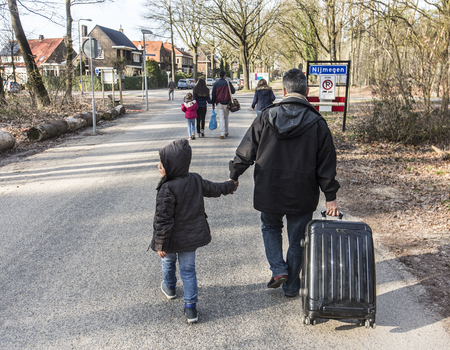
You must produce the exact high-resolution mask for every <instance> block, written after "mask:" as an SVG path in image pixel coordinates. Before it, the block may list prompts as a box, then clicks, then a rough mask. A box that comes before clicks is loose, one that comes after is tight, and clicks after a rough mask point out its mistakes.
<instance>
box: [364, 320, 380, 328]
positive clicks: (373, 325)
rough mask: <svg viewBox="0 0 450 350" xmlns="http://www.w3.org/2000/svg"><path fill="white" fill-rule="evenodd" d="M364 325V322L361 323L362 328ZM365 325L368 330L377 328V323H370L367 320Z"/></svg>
mask: <svg viewBox="0 0 450 350" xmlns="http://www.w3.org/2000/svg"><path fill="white" fill-rule="evenodd" d="M362 323H363V321H360V324H361V326H362ZM364 325H365V326H366V328H367V329H369V328H370V327H372V328H373V329H375V327H376V324H375V321H370V320H366V322H364Z"/></svg>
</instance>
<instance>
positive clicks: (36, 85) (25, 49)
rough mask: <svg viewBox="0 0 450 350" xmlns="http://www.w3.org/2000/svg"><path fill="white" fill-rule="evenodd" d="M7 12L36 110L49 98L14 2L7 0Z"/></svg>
mask: <svg viewBox="0 0 450 350" xmlns="http://www.w3.org/2000/svg"><path fill="white" fill-rule="evenodd" d="M8 6H9V12H10V14H11V23H12V26H13V29H14V33H15V35H16V39H17V43H18V44H19V48H20V51H21V53H22V57H23V60H24V62H25V67H26V69H27V74H28V80H29V82H30V85H31V89H32V90H33V92H34V95H35V96H36V98H37V105H38V108H42V107H43V106H48V105H49V104H50V98H49V96H48V93H47V90H46V89H45V86H44V82H43V81H42V77H41V73H39V69H38V67H37V66H36V62H35V61H34V57H33V54H32V52H31V49H30V45H29V44H28V41H27V38H26V36H25V33H24V31H23V28H22V23H21V22H20V16H19V10H18V8H17V1H16V0H8Z"/></svg>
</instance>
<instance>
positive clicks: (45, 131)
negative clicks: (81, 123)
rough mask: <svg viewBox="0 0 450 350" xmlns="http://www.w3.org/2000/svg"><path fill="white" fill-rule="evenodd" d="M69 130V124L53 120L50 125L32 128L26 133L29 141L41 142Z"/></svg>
mask: <svg viewBox="0 0 450 350" xmlns="http://www.w3.org/2000/svg"><path fill="white" fill-rule="evenodd" d="M67 130H69V124H68V123H67V121H65V120H54V121H52V122H51V123H48V124H43V125H39V126H36V127H32V128H30V129H29V130H28V131H27V136H28V138H29V139H30V140H35V141H42V140H46V139H50V138H52V137H57V136H59V135H61V134H64V133H65V132H67Z"/></svg>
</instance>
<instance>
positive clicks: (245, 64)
mask: <svg viewBox="0 0 450 350" xmlns="http://www.w3.org/2000/svg"><path fill="white" fill-rule="evenodd" d="M239 51H240V54H241V62H242V74H244V88H245V89H247V90H250V82H249V79H248V78H249V71H248V56H247V55H246V53H247V52H246V49H245V46H244V45H241V47H240V50H239Z"/></svg>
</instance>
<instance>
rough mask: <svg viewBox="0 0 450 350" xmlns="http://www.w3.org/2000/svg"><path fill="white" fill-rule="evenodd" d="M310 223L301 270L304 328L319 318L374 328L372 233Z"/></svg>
mask: <svg viewBox="0 0 450 350" xmlns="http://www.w3.org/2000/svg"><path fill="white" fill-rule="evenodd" d="M322 217H323V220H312V221H311V222H309V223H308V225H307V227H306V232H305V239H304V240H302V242H301V245H302V246H303V247H304V254H303V267H302V274H301V280H302V289H301V290H300V295H301V296H302V301H303V311H304V316H303V323H304V324H306V325H309V324H312V325H314V324H315V323H316V318H332V319H357V320H358V322H359V324H365V326H366V327H367V328H369V327H373V328H375V312H376V292H375V286H376V282H375V257H374V248H373V239H372V230H371V229H370V227H369V226H368V225H367V224H365V223H362V222H349V221H342V214H341V216H340V217H339V219H340V220H326V214H325V211H323V212H322Z"/></svg>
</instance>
